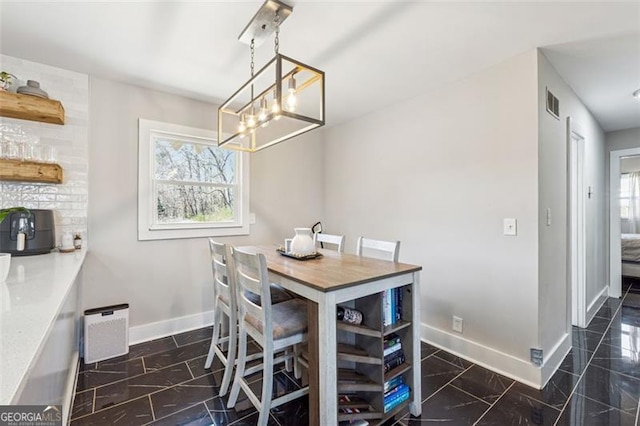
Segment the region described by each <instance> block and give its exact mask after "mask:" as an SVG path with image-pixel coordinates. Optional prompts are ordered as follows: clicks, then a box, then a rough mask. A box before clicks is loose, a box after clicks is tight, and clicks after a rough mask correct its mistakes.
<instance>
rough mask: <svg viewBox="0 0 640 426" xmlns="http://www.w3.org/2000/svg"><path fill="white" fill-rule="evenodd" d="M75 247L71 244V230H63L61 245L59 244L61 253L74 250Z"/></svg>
mask: <svg viewBox="0 0 640 426" xmlns="http://www.w3.org/2000/svg"><path fill="white" fill-rule="evenodd" d="M75 249H76V248H75V247H74V246H73V236H72V235H71V232H65V233H64V235H63V236H62V245H61V246H60V252H61V253H71V252H72V251H75Z"/></svg>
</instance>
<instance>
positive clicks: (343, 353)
mask: <svg viewBox="0 0 640 426" xmlns="http://www.w3.org/2000/svg"><path fill="white" fill-rule="evenodd" d="M337 355H338V359H339V360H343V361H352V362H360V363H363V364H374V365H382V359H380V358H377V357H375V356H370V355H369V353H368V352H367V351H365V350H363V349H360V348H358V347H355V346H352V345H347V344H345V343H338V354H337Z"/></svg>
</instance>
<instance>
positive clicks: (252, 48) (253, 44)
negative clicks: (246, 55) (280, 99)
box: [250, 39, 256, 77]
mask: <svg viewBox="0 0 640 426" xmlns="http://www.w3.org/2000/svg"><path fill="white" fill-rule="evenodd" d="M250 46H251V77H253V68H254V64H253V58H254V56H255V53H256V43H255V40H254V39H251V45H250Z"/></svg>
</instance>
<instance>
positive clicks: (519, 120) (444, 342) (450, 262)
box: [323, 50, 540, 386]
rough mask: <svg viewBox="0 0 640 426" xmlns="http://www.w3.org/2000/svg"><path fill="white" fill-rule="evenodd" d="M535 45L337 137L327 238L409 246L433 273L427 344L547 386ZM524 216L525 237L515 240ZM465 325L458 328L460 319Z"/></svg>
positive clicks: (334, 132) (428, 280) (426, 274)
mask: <svg viewBox="0 0 640 426" xmlns="http://www.w3.org/2000/svg"><path fill="white" fill-rule="evenodd" d="M536 61H537V57H536V52H535V51H534V50H532V51H530V52H527V53H524V54H521V55H519V56H516V57H514V58H512V59H510V60H508V61H506V62H504V63H501V64H498V65H495V66H493V67H491V68H489V69H487V70H484V71H482V72H480V73H478V74H476V75H473V76H471V77H469V78H467V79H464V80H461V81H459V82H457V83H455V84H453V85H449V86H447V87H444V88H442V89H439V90H436V91H433V92H430V93H427V94H423V95H419V96H417V97H415V98H413V99H411V100H408V101H404V102H401V103H399V104H396V105H393V106H390V107H387V108H383V109H381V110H379V111H376V112H374V113H371V114H369V115H366V116H364V117H361V118H359V119H356V120H354V121H351V122H349V123H346V124H343V125H341V126H338V127H333V128H329V129H327V130H326V131H325V135H326V147H325V177H324V179H325V185H324V186H325V206H326V207H325V212H326V214H325V218H323V219H325V220H324V225H325V229H326V230H327V232H332V233H341V234H345V235H346V237H347V239H346V251H347V252H354V250H355V243H356V239H357V237H358V236H359V235H366V236H368V237H371V238H378V239H390V240H396V239H397V240H401V242H402V246H401V250H400V261H402V262H408V263H415V264H418V265H422V266H423V268H424V269H423V271H422V276H421V285H422V337H423V338H424V339H426V340H428V341H430V342H432V343H434V344H436V345H437V346H440V347H443V348H445V349H447V350H449V351H451V352H454V353H457V354H459V355H462V356H464V357H466V358H469V359H472V360H474V361H476V362H478V363H480V364H483V365H486V366H488V367H490V368H492V369H494V370H497V371H501V372H503V373H505V374H507V375H509V376H511V377H515V378H517V379H518V380H521V381H524V382H527V383H529V384H532V385H533V386H537V385H538V384H539V381H540V373H539V369H538V368H536V367H534V366H533V364H531V363H530V361H529V348H531V347H536V346H537V344H538V260H537V257H538V245H537V244H538V243H537V240H538V214H537V212H538V181H537V174H538V137H537V135H538V128H537V118H536V117H537V69H536ZM503 218H517V220H518V235H517V236H515V237H512V236H504V235H503ZM453 315H456V316H459V317H461V318H463V319H464V333H463V334H462V335H460V334H457V333H454V332H453V331H452V328H451V324H452V316H453Z"/></svg>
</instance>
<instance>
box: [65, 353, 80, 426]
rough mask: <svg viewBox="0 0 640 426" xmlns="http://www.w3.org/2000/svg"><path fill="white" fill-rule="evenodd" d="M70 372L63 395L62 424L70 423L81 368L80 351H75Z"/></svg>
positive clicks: (70, 364)
mask: <svg viewBox="0 0 640 426" xmlns="http://www.w3.org/2000/svg"><path fill="white" fill-rule="evenodd" d="M69 367H70V368H69V374H68V375H67V384H66V385H65V388H64V394H63V396H62V424H63V425H68V424H69V419H70V418H71V411H72V410H73V400H74V398H75V394H76V385H77V384H78V383H77V382H78V371H79V370H80V353H79V352H78V351H74V352H73V355H72V356H71V362H70V363H69Z"/></svg>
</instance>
